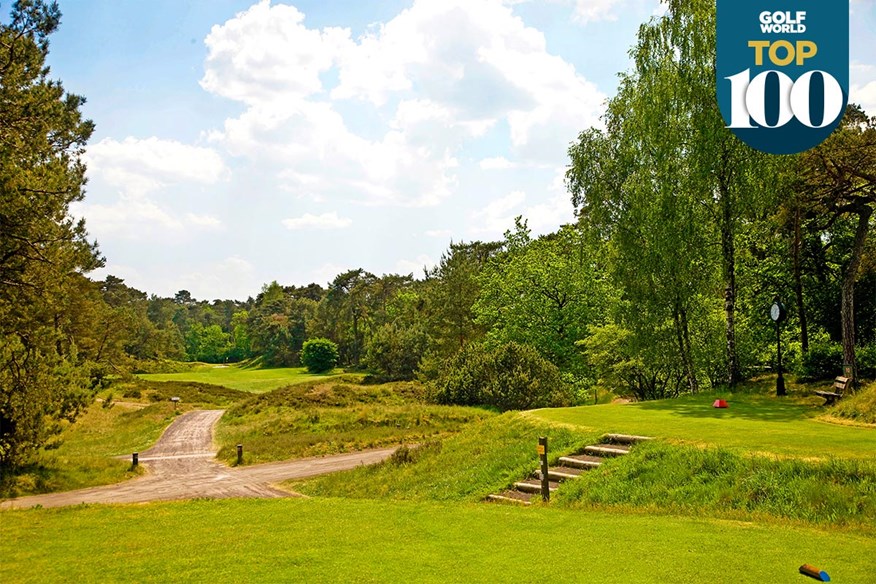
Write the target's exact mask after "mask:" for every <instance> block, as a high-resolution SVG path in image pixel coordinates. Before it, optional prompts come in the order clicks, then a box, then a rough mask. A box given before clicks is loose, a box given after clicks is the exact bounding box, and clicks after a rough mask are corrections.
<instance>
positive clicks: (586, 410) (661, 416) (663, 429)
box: [531, 387, 876, 459]
mask: <svg viewBox="0 0 876 584" xmlns="http://www.w3.org/2000/svg"><path fill="white" fill-rule="evenodd" d="M757 391H758V388H754V389H753V390H752V392H750V393H735V394H730V393H720V392H709V393H701V394H697V395H689V396H684V397H680V398H677V399H671V400H659V401H651V402H642V403H631V404H622V405H620V404H607V405H597V406H584V407H577V408H559V409H553V410H536V411H534V412H532V414H531V415H532V416H534V417H536V418H539V419H543V420H548V421H553V422H560V423H564V424H570V425H573V426H575V427H580V428H583V429H590V430H598V431H601V432H623V433H627V434H644V435H648V436H657V437H660V438H664V439H669V440H672V441H676V442H683V443H690V444H700V445H715V446H722V447H727V448H737V449H740V450H744V451H746V452H761V453H766V454H777V455H783V456H792V457H807V458H821V459H827V458H830V457H832V456H833V457H841V458H872V457H873V453H874V452H876V429H874V428H872V427H855V426H848V425H839V424H832V423H829V422H828V421H826V420H825V419H823V416H824V414H825V412H826V410H825V408H824V407H823V406H822V405H821V404H822V403H823V400H822V399H821V398H819V397H817V396H813V395H810V392H811V388H810V387H807V388H806V389H805V390H803V389H797V391H795V392H793V393H792V395H790V396H788V397H783V398H778V397H775V396H774V395H770V394H769V393H763V392H761V393H758V392H757ZM718 397H721V398H724V399H726V400H727V401H728V403H729V408H727V409H718V408H714V407H712V403H713V402H714V401H715V399H717V398H718Z"/></svg>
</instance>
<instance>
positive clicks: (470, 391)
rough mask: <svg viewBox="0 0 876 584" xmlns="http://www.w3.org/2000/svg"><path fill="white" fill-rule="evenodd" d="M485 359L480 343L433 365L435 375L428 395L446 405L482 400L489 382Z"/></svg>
mask: <svg viewBox="0 0 876 584" xmlns="http://www.w3.org/2000/svg"><path fill="white" fill-rule="evenodd" d="M430 362H431V361H430ZM487 362H488V356H487V352H486V350H485V349H484V347H483V346H482V345H476V344H468V345H466V346H465V347H463V348H462V349H461V350H460V351H459V352H458V353H456V355H454V356H453V357H450V358H449V359H447V360H445V361H444V363H443V365H442V366H441V367H437V368H436V369H437V378H436V379H435V380H434V381H432V382H431V383H430V384H429V388H430V391H431V398H432V399H433V400H434V401H436V402H438V403H439V404H445V405H449V404H456V405H460V406H473V405H478V404H482V403H484V395H483V393H484V387H486V385H487V383H489V375H488V366H487Z"/></svg>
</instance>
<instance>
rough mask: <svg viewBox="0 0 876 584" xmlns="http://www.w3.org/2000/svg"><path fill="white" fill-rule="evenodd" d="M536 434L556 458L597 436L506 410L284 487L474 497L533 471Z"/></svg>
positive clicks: (360, 494)
mask: <svg viewBox="0 0 876 584" xmlns="http://www.w3.org/2000/svg"><path fill="white" fill-rule="evenodd" d="M539 436H548V437H549V449H550V451H551V452H552V453H553V457H554V458H556V457H558V456H560V455H561V454H565V453H567V452H570V451H571V450H574V449H576V448H579V447H582V446H583V445H584V444H586V443H588V440H593V439H595V438H596V436H595V435H594V434H591V433H587V432H575V431H572V430H569V429H567V428H563V427H559V426H556V425H552V424H549V423H546V422H539V421H538V420H535V419H533V418H531V417H528V416H525V415H523V414H520V413H515V412H509V413H506V414H502V415H501V416H494V417H492V418H490V419H486V420H483V421H480V422H477V423H474V424H471V425H469V426H467V427H466V428H465V429H464V430H462V431H461V432H460V433H459V434H457V435H455V436H452V437H450V438H447V439H445V440H443V441H442V442H432V443H428V444H425V445H423V446H422V447H420V448H418V449H414V450H410V451H402V453H401V454H400V455H397V456H395V457H393V458H391V459H390V460H388V461H386V462H384V463H382V464H379V465H375V466H369V467H361V468H357V469H355V470H352V471H348V472H344V473H337V474H333V475H326V476H324V477H320V478H318V479H314V480H311V481H307V482H304V483H294V482H293V483H289V485H288V486H289V487H290V488H292V489H293V490H296V491H299V492H302V493H305V494H308V495H324V496H333V497H352V498H394V499H414V500H428V499H433V500H463V501H466V500H467V501H478V500H480V499H482V498H484V497H485V496H486V495H488V494H490V493H492V492H495V491H498V490H500V489H504V488H505V487H507V486H509V485H510V484H511V483H513V482H514V481H516V480H520V479H521V478H523V477H525V476H527V475H528V474H529V473H531V472H532V471H533V470H535V467H536V466H537V456H536V452H535V447H536V444H537V443H538V437H539Z"/></svg>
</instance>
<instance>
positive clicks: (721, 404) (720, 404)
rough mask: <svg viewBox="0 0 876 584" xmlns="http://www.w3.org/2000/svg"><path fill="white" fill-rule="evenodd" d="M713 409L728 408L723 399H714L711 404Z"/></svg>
mask: <svg viewBox="0 0 876 584" xmlns="http://www.w3.org/2000/svg"><path fill="white" fill-rule="evenodd" d="M712 407H713V408H727V407H730V406H728V405H727V400H724V399H716V400H715V403H713V404H712Z"/></svg>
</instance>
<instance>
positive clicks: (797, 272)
mask: <svg viewBox="0 0 876 584" xmlns="http://www.w3.org/2000/svg"><path fill="white" fill-rule="evenodd" d="M800 239H801V237H800V205H799V203H798V204H795V206H794V237H793V243H792V246H791V251H792V253H791V255H792V257H793V260H794V296H795V298H796V300H797V317H798V318H799V319H800V348H801V350H802V351H803V354H804V355H805V354H806V353H808V352H809V328H808V327H807V325H806V307H805V306H804V304H803V275H802V270H801V269H800Z"/></svg>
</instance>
